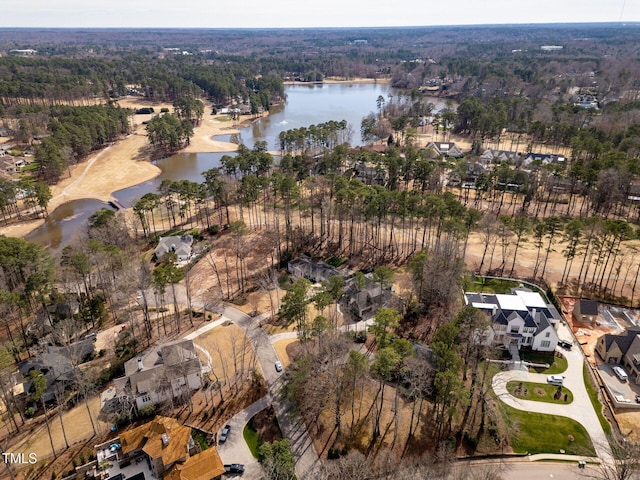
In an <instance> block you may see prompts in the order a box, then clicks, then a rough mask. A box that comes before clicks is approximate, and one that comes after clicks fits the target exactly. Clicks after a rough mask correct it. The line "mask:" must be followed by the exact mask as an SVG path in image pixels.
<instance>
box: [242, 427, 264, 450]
mask: <svg viewBox="0 0 640 480" xmlns="http://www.w3.org/2000/svg"><path fill="white" fill-rule="evenodd" d="M242 436H243V437H244V441H245V442H247V446H248V447H249V450H251V455H253V457H254V458H258V447H259V446H260V437H259V436H258V432H257V431H255V430H254V429H253V428H252V423H251V422H249V423H247V424H246V425H245V426H244V430H243V431H242Z"/></svg>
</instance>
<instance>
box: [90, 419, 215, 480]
mask: <svg viewBox="0 0 640 480" xmlns="http://www.w3.org/2000/svg"><path fill="white" fill-rule="evenodd" d="M96 454H97V455H96V459H97V467H96V471H95V472H94V476H95V478H97V479H100V480H102V479H107V478H108V479H114V478H122V479H124V478H127V479H131V478H138V477H137V476H139V478H141V479H142V478H147V479H149V478H151V479H165V480H217V479H220V478H221V477H222V475H223V474H224V473H225V469H224V466H223V464H222V461H221V459H220V456H219V455H218V452H217V450H216V448H215V447H211V448H208V449H207V450H205V451H203V452H200V453H198V447H197V446H196V444H195V442H194V441H193V438H192V437H191V429H190V428H189V427H186V426H183V425H180V424H179V423H178V421H177V420H175V419H173V418H168V417H162V416H156V417H155V418H154V419H153V420H152V421H150V422H148V423H145V424H144V425H141V426H139V427H137V428H134V429H132V430H129V431H127V432H124V433H122V434H120V436H119V437H116V438H113V439H111V440H109V441H108V442H106V443H104V444H101V445H96Z"/></svg>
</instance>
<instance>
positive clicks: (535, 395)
mask: <svg viewBox="0 0 640 480" xmlns="http://www.w3.org/2000/svg"><path fill="white" fill-rule="evenodd" d="M560 388H561V390H560V392H561V393H560V398H558V399H555V398H554V396H555V395H556V392H557V391H558V387H556V386H555V385H549V384H547V383H533V382H519V381H516V380H514V381H511V382H508V383H507V391H508V392H509V393H510V394H511V395H513V396H514V397H516V398H521V399H523V400H533V401H535V402H547V403H571V402H573V393H571V390H569V389H568V388H565V387H560ZM565 395H566V396H567V399H566V400H565V399H564V397H565Z"/></svg>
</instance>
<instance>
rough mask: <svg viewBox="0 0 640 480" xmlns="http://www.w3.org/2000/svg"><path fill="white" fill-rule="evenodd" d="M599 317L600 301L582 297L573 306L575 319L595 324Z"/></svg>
mask: <svg viewBox="0 0 640 480" xmlns="http://www.w3.org/2000/svg"><path fill="white" fill-rule="evenodd" d="M597 318H598V301H597V300H587V299H585V298H581V299H580V300H578V301H577V302H576V304H575V305H574V307H573V319H574V320H575V321H576V322H580V323H584V324H587V325H595V323H596V320H597Z"/></svg>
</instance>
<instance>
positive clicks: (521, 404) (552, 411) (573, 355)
mask: <svg viewBox="0 0 640 480" xmlns="http://www.w3.org/2000/svg"><path fill="white" fill-rule="evenodd" d="M558 334H559V336H560V338H561V339H566V340H569V341H572V336H571V334H570V332H569V330H568V327H566V325H564V324H561V325H560V326H559V327H558ZM563 353H564V355H565V357H566V358H567V362H568V368H567V370H566V372H564V373H563V375H564V376H565V380H564V386H565V387H567V388H568V389H569V390H571V392H572V393H573V402H572V403H570V404H554V403H546V402H534V401H531V400H521V399H518V398H515V397H513V396H512V395H510V394H509V393H508V392H507V388H506V385H507V382H509V381H511V380H518V381H526V382H538V383H546V381H547V375H545V374H541V373H529V372H528V371H523V370H510V371H508V372H501V373H499V374H497V375H496V376H495V377H493V390H494V391H495V392H496V395H497V396H498V398H500V399H501V400H502V401H503V402H504V403H506V404H507V405H510V406H511V407H514V408H517V409H519V410H526V411H530V412H537V413H545V414H549V415H559V416H563V417H569V418H571V419H573V420H575V421H576V422H578V423H580V424H582V426H583V427H584V428H585V429H586V430H587V432H588V433H589V436H590V437H591V441H592V443H593V446H594V448H595V449H596V454H597V456H598V457H599V458H600V459H601V460H602V461H605V462H607V461H610V460H611V458H612V456H611V450H610V448H609V442H608V441H607V437H606V435H605V433H604V430H603V429H602V426H601V425H600V421H599V420H598V416H597V415H596V412H595V410H594V409H593V406H592V405H591V400H590V399H589V395H588V393H587V389H586V387H585V385H584V379H583V375H582V370H583V366H584V356H583V354H582V351H581V349H580V348H574V349H572V350H571V351H566V350H563Z"/></svg>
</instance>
